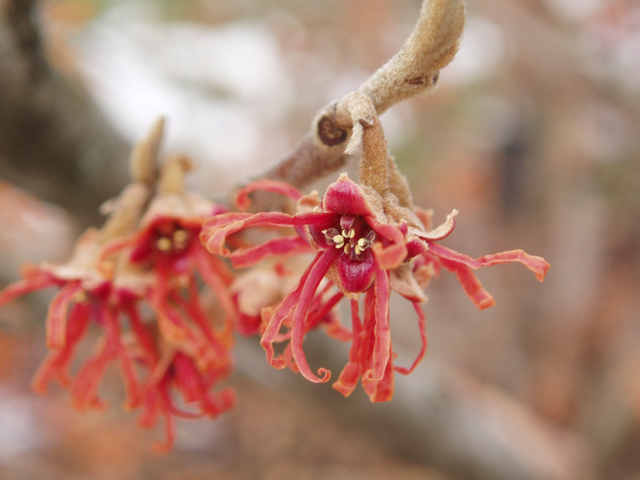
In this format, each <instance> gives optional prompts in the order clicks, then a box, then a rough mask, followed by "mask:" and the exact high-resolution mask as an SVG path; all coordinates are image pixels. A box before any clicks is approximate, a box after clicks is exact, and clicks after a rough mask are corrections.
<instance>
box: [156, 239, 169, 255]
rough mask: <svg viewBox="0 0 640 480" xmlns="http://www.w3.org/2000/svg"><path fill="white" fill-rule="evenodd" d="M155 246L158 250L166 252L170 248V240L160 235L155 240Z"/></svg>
mask: <svg viewBox="0 0 640 480" xmlns="http://www.w3.org/2000/svg"><path fill="white" fill-rule="evenodd" d="M156 247H158V250H160V251H161V252H168V251H169V250H171V240H169V239H168V238H167V237H161V238H159V239H158V241H157V242H156Z"/></svg>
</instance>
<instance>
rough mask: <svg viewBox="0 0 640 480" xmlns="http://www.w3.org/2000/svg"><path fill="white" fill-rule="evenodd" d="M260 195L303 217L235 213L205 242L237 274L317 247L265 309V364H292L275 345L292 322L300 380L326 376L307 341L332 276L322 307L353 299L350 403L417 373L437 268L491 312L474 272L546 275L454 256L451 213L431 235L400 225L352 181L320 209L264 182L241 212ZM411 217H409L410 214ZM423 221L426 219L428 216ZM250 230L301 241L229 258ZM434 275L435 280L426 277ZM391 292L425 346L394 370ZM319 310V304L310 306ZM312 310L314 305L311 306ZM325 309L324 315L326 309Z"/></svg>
mask: <svg viewBox="0 0 640 480" xmlns="http://www.w3.org/2000/svg"><path fill="white" fill-rule="evenodd" d="M257 189H262V190H270V191H278V192H281V193H284V194H287V195H288V196H289V197H290V198H292V199H294V200H297V201H298V210H299V213H297V214H295V215H287V214H284V213H276V212H262V213H257V214H247V213H229V214H223V215H219V216H217V217H214V218H213V219H212V220H210V221H209V222H208V223H207V224H206V225H205V233H204V234H203V236H202V238H203V241H204V242H205V243H206V245H207V248H208V249H209V250H210V251H212V252H213V253H217V254H221V255H227V256H229V258H230V259H231V260H232V262H233V264H234V266H249V265H252V264H254V263H256V262H258V261H260V260H262V259H264V258H266V257H269V256H272V255H282V254H294V253H299V252H303V251H306V250H308V248H309V246H311V247H312V248H313V249H314V250H315V251H316V252H317V253H316V256H315V258H314V259H313V260H312V261H311V264H310V265H309V267H308V268H307V269H306V271H305V272H304V274H303V275H302V277H301V279H300V282H299V284H298V285H297V287H296V288H295V289H294V290H293V291H292V292H290V293H289V294H288V295H287V296H286V297H284V299H283V300H282V301H281V302H280V303H279V304H278V306H277V307H276V308H275V310H273V311H272V312H271V311H270V310H264V311H263V318H264V319H265V320H266V321H268V324H267V327H266V329H265V331H264V334H263V336H262V341H261V343H262V346H263V347H264V349H265V350H266V353H267V360H268V361H269V363H270V364H271V365H273V366H274V367H276V368H283V367H284V366H285V365H286V363H287V362H286V357H285V356H278V357H276V356H275V352H274V348H273V343H274V342H276V341H280V340H282V336H281V335H282V334H281V328H282V325H283V323H285V320H287V319H288V318H289V317H290V316H291V317H292V321H291V332H290V335H291V352H292V357H293V360H294V361H295V363H296V365H297V368H298V369H299V371H300V373H302V375H303V376H304V377H305V378H307V379H308V380H310V381H312V382H325V381H328V380H329V378H330V372H329V371H327V370H326V369H324V368H320V369H319V370H318V375H319V376H316V375H315V374H314V373H313V372H312V371H311V369H310V368H309V365H308V363H307V360H306V357H305V354H304V351H303V347H302V344H303V339H304V336H305V334H306V333H307V331H308V330H309V328H310V325H312V324H313V322H314V317H313V315H312V314H311V312H312V310H314V309H315V310H318V306H317V302H318V301H321V302H322V300H319V298H322V297H321V296H320V297H319V296H318V293H317V291H318V289H319V287H320V285H321V282H322V281H323V279H324V278H328V279H329V280H330V281H331V282H333V284H335V286H336V287H337V288H338V289H339V292H338V294H336V296H333V297H331V299H330V300H327V301H326V303H325V304H326V305H329V307H333V306H334V305H335V303H337V302H336V300H335V299H336V298H337V299H338V300H339V299H340V298H341V297H342V296H346V297H348V298H349V299H350V300H351V312H352V313H351V318H352V325H353V343H352V346H351V351H350V355H349V363H348V364H347V365H346V366H345V368H344V369H343V371H342V373H341V375H340V377H339V379H338V381H337V382H336V383H335V384H334V388H336V389H337V390H338V391H340V392H341V393H343V394H344V395H349V394H350V393H351V392H352V391H353V389H354V388H355V386H356V383H357V381H358V379H359V378H361V379H362V383H363V387H364V389H365V391H366V392H367V393H368V394H369V395H370V398H371V400H372V401H385V400H389V399H391V396H392V394H393V372H394V370H395V371H397V372H399V373H403V374H407V373H410V372H411V371H413V369H414V368H415V366H416V365H417V364H418V362H419V361H420V360H421V358H422V357H423V355H424V353H425V349H426V334H425V317H424V313H423V311H422V308H421V307H420V305H419V302H421V301H424V300H425V299H426V298H425V297H424V294H423V293H422V288H421V287H424V286H426V285H425V283H426V281H428V279H429V278H430V277H431V275H432V274H433V272H434V271H435V270H434V269H436V268H437V267H439V266H440V265H442V266H443V267H445V268H447V269H449V270H451V271H454V272H455V273H456V274H457V275H458V278H459V279H460V281H461V283H462V285H463V287H464V288H465V291H466V292H467V294H468V295H469V296H470V297H471V298H472V300H473V301H474V302H475V303H476V304H477V305H478V306H479V307H480V308H486V307H487V306H490V302H491V301H490V298H491V297H490V296H489V295H488V294H487V293H486V291H485V290H484V289H482V287H481V286H480V283H479V281H478V280H477V278H476V277H475V276H474V274H473V273H472V271H471V270H472V269H475V268H478V267H480V266H487V265H493V264H496V263H504V262H512V261H518V262H521V263H523V264H525V265H526V266H527V267H528V268H529V269H531V270H532V271H534V272H535V273H536V275H537V276H538V278H539V279H542V278H543V277H544V274H545V272H546V270H547V269H548V264H547V263H546V262H545V261H544V260H543V259H541V258H539V257H532V256H530V255H527V254H526V253H524V252H522V251H513V252H504V253H500V254H495V255H488V256H485V257H481V258H479V259H475V260H474V259H471V258H469V257H467V256H464V255H461V254H458V253H456V252H453V251H451V250H449V249H447V248H445V247H443V246H441V245H439V244H438V243H436V242H437V241H439V240H441V239H443V238H445V237H446V236H448V235H449V234H450V233H451V232H452V231H453V228H454V226H455V222H454V217H455V214H456V212H454V213H452V214H451V215H450V216H449V218H448V219H447V222H446V223H445V224H443V225H441V226H440V227H438V228H436V229H435V230H433V231H431V232H427V231H426V229H425V226H424V225H422V222H420V220H418V218H419V217H418V216H417V215H416V214H413V213H412V212H409V214H405V217H406V218H407V221H408V222H411V223H410V225H408V223H407V222H396V221H394V220H393V218H390V217H392V215H391V214H392V213H394V214H395V213H397V212H398V211H402V210H401V209H402V207H398V206H397V205H396V207H397V209H396V210H393V209H392V208H389V207H386V208H385V205H384V200H383V199H381V198H380V195H378V194H377V193H376V192H375V191H371V190H370V189H368V188H367V187H361V186H359V185H357V184H355V183H354V182H352V181H351V180H349V179H348V178H347V177H346V175H343V176H342V177H340V179H339V180H338V181H337V182H335V183H333V184H331V185H330V186H329V187H328V189H327V192H326V193H325V195H324V198H323V200H322V201H320V200H319V199H318V197H317V196H316V195H315V194H312V195H309V196H306V197H305V196H303V195H302V194H301V193H300V192H297V191H295V190H293V189H291V187H290V186H287V185H282V184H279V183H277V182H270V181H261V182H257V183H256V184H252V185H249V186H248V187H246V188H245V189H244V190H243V191H241V192H240V195H239V200H240V201H239V204H241V205H246V204H247V198H248V197H247V194H248V193H249V192H251V191H253V190H257ZM404 210H406V209H404ZM422 217H423V219H424V220H425V221H426V217H425V216H424V215H422ZM252 226H281V227H294V228H295V229H296V231H297V235H294V236H286V237H281V238H276V239H273V240H269V241H267V242H265V243H263V244H260V245H258V246H255V247H251V248H239V249H236V250H235V251H234V252H229V251H228V250H227V249H226V248H225V247H224V243H225V240H226V239H227V237H229V236H230V235H232V234H234V233H236V232H239V231H241V230H244V229H245V228H248V227H252ZM430 272H431V273H430ZM391 289H395V290H396V291H398V292H399V293H400V294H402V295H403V296H405V297H406V298H408V299H409V300H411V301H412V302H413V304H414V308H415V310H416V313H417V314H418V322H419V327H420V332H421V336H422V340H423V346H422V349H421V351H420V352H419V354H418V357H417V358H416V360H415V361H414V362H413V364H412V365H411V366H410V367H409V368H403V367H394V365H393V359H394V358H395V354H394V353H393V351H392V345H391V335H390V326H389V295H390V292H391ZM361 293H364V294H365V301H364V312H363V313H364V315H363V317H362V318H361V313H360V311H359V305H358V300H357V299H358V297H359V295H360V294H361ZM314 302H315V303H314ZM314 304H315V305H316V306H315V307H314ZM320 309H321V310H323V309H322V307H320Z"/></svg>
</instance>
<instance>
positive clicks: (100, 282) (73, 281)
mask: <svg viewBox="0 0 640 480" xmlns="http://www.w3.org/2000/svg"><path fill="white" fill-rule="evenodd" d="M156 140H157V138H156ZM151 150H153V149H151ZM189 166H190V164H189V163H188V162H187V161H186V160H185V159H183V158H176V159H172V160H170V161H168V162H165V165H164V167H163V169H162V172H161V177H160V181H159V185H158V194H157V195H156V196H155V197H154V198H153V199H152V200H151V203H149V197H150V193H151V188H150V187H151V185H149V183H142V182H137V183H134V184H132V185H131V186H129V187H127V189H125V191H124V192H123V194H122V195H121V196H120V197H119V198H118V199H117V200H116V201H115V202H112V204H111V206H112V213H111V216H110V217H109V219H108V220H107V222H106V223H105V225H104V226H103V227H102V228H101V229H100V230H95V229H90V230H88V231H87V232H86V233H85V234H83V235H82V236H81V238H80V240H79V241H78V243H77V244H76V247H75V250H74V253H73V256H72V258H71V260H70V261H69V262H67V263H65V264H62V265H55V266H54V265H49V264H44V265H42V266H40V267H35V266H27V267H25V268H24V273H23V275H24V279H23V280H21V281H19V282H16V283H14V284H13V285H10V286H8V287H7V288H6V289H5V290H4V291H3V292H1V293H0V306H1V305H3V304H5V303H7V302H9V301H11V300H12V299H14V298H16V297H18V296H21V295H24V294H26V293H29V292H32V291H35V290H40V289H44V288H47V287H58V288H60V291H59V293H58V294H57V295H56V296H55V297H54V299H53V301H52V302H51V305H50V306H49V311H48V315H47V319H46V329H47V346H48V348H49V349H50V352H49V354H48V355H47V357H46V358H45V360H44V362H43V363H42V365H41V366H40V368H39V370H38V372H37V373H36V375H35V378H34V380H33V388H34V389H35V390H36V391H38V392H45V391H46V389H47V387H48V385H49V383H51V382H52V381H58V382H59V383H60V384H62V385H63V386H65V387H70V388H71V398H72V405H73V406H74V407H75V408H77V409H79V410H82V411H84V410H88V409H102V408H104V407H105V405H104V403H103V402H102V401H101V400H100V398H99V392H98V390H99V387H100V385H101V383H102V379H103V376H104V374H105V371H106V369H107V368H108V367H109V366H110V365H111V364H112V363H114V362H117V363H119V365H120V370H121V372H122V377H123V379H124V382H125V386H126V401H125V407H126V408H127V409H132V410H133V409H137V408H140V409H141V414H140V417H139V423H140V425H141V426H143V427H147V428H148V427H152V426H154V425H155V424H156V423H157V420H158V419H159V418H163V419H164V420H165V431H166V435H165V441H164V442H163V443H159V444H157V445H155V448H156V450H158V451H166V450H168V449H170V448H171V446H172V444H173V441H174V436H175V435H174V417H176V416H178V417H186V418H194V417H201V416H208V417H211V418H215V417H217V416H218V415H219V414H220V413H222V412H224V411H226V410H228V409H229V408H231V407H232V406H233V405H234V403H235V394H234V392H233V391H231V390H229V389H223V390H220V391H217V392H213V391H212V390H213V389H214V388H215V387H217V386H218V385H219V383H220V382H221V381H222V380H224V379H225V378H226V377H227V376H228V375H229V374H230V373H231V372H232V370H233V359H232V357H231V348H232V347H233V343H234V340H233V315H234V314H235V309H234V305H233V302H232V300H231V297H230V295H229V293H228V291H227V287H228V286H229V284H230V283H231V281H232V278H233V277H232V275H231V273H230V272H229V270H228V269H227V267H226V266H225V265H224V264H223V263H222V261H221V260H219V259H217V258H215V257H213V256H211V255H210V254H209V253H208V252H206V250H204V247H203V246H202V245H201V244H200V241H199V234H200V230H201V226H202V222H203V220H204V218H205V217H207V216H209V215H212V214H216V213H218V212H219V211H220V207H218V206H216V205H215V204H213V203H211V202H209V201H207V200H205V199H203V198H201V197H198V196H196V195H193V194H190V193H185V192H184V191H181V189H182V190H183V189H184V183H183V178H182V177H183V175H182V174H183V173H184V170H186V168H188V167H189ZM154 182H155V180H154ZM144 210H146V213H145V214H144V216H143V215H142V214H143V212H144ZM200 278H201V279H203V280H204V282H205V283H206V284H207V285H209V286H210V287H211V288H212V289H213V290H214V291H215V292H216V294H217V297H218V299H219V300H220V301H219V303H220V304H221V306H222V310H226V318H225V319H224V320H223V321H221V322H219V323H220V325H217V324H216V322H214V321H212V319H211V315H210V313H211V312H209V311H207V309H206V308H205V307H204V305H203V304H202V301H201V294H200V291H199V284H200ZM145 304H148V305H149V306H150V307H151V311H152V312H153V313H154V315H153V316H151V317H150V318H144V316H143V315H141V313H140V312H141V311H142V308H143V307H144V306H145ZM93 327H98V331H99V333H100V336H99V338H98V340H97V342H96V346H95V350H94V354H93V355H92V356H91V357H90V358H88V359H87V360H86V361H85V362H84V364H83V365H82V367H81V368H80V369H79V371H78V373H77V375H76V376H75V378H73V377H72V375H71V374H70V373H69V367H70V364H71V362H72V360H73V357H74V355H75V350H76V347H77V346H78V344H79V343H80V342H81V341H82V340H83V339H85V338H86V337H88V336H89V330H90V329H91V328H93ZM176 394H177V395H176ZM178 396H179V397H181V401H180V403H182V404H184V405H185V409H183V408H181V407H179V404H178V400H177V397H178Z"/></svg>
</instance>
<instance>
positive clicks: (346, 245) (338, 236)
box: [322, 228, 376, 258]
mask: <svg viewBox="0 0 640 480" xmlns="http://www.w3.org/2000/svg"><path fill="white" fill-rule="evenodd" d="M322 233H323V234H324V236H325V238H326V240H327V243H328V244H329V245H333V246H334V247H335V248H339V249H343V250H344V253H346V254H351V258H354V257H355V258H360V256H361V255H362V253H363V252H364V251H365V250H366V249H367V248H369V247H371V245H373V242H374V240H375V238H376V233H375V232H374V231H373V230H370V231H369V233H367V235H366V236H364V237H360V238H356V231H355V229H353V228H350V229H349V231H346V230H342V231H341V232H340V231H338V229H337V228H328V229H326V230H323V231H322Z"/></svg>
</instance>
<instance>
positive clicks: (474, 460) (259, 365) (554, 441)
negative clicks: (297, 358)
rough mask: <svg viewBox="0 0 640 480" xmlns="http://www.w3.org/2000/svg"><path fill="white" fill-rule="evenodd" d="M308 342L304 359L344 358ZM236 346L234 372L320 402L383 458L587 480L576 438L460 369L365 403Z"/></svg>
mask: <svg viewBox="0 0 640 480" xmlns="http://www.w3.org/2000/svg"><path fill="white" fill-rule="evenodd" d="M321 338H322V337H318V338H316V340H317V341H316V343H315V344H310V345H309V346H308V347H307V348H308V351H307V353H308V354H309V356H310V358H311V359H312V360H311V361H312V362H315V363H316V364H322V365H323V366H326V367H329V369H330V370H332V371H333V372H336V371H340V365H341V364H342V362H343V361H344V359H343V357H342V356H341V355H340V353H339V352H337V351H336V349H335V348H333V345H331V344H330V342H331V340H329V339H322V340H321ZM250 342H251V341H250V340H243V341H240V342H239V344H238V346H237V352H236V358H237V362H238V363H237V369H238V371H239V372H242V373H243V374H245V375H246V376H248V377H250V378H253V379H254V380H255V381H256V382H258V383H260V384H261V385H263V386H266V387H268V388H274V389H277V390H279V391H287V395H296V396H298V397H299V402H300V403H301V404H306V403H307V401H306V400H305V398H304V397H306V396H308V397H310V398H313V399H314V400H317V401H321V402H322V404H323V405H324V406H326V407H327V408H329V409H331V411H332V412H333V414H334V415H335V416H336V418H338V419H339V423H340V424H341V425H342V426H343V428H344V429H345V430H348V431H356V430H360V431H362V432H363V433H364V434H365V435H366V436H367V438H370V439H371V441H372V442H375V443H376V444H378V445H380V446H381V447H382V448H384V449H385V450H386V451H388V452H389V453H390V454H391V453H393V454H397V455H401V456H404V457H405V458H409V459H411V460H413V461H416V462H419V463H422V464H424V465H429V466H431V467H434V468H436V469H438V470H440V471H442V472H443V473H445V474H447V475H451V476H452V478H460V479H465V480H513V479H519V480H587V479H591V478H593V470H592V469H593V465H592V464H591V463H590V461H591V452H590V451H589V450H588V448H587V445H586V443H585V442H584V439H582V438H581V437H580V436H579V435H578V434H575V433H572V432H570V431H569V430H564V429H562V428H559V427H556V426H554V425H552V424H551V423H550V422H547V421H545V420H544V419H542V418H541V417H539V416H537V415H536V414H535V413H534V412H533V411H532V410H531V409H530V408H529V407H527V406H526V405H525V404H523V403H521V402H519V401H518V400H517V399H515V398H511V397H509V396H508V395H506V394H505V393H502V392H501V391H499V390H498V389H495V388H493V387H491V386H489V385H487V384H482V383H480V382H478V381H476V380H474V379H473V378H471V377H470V376H468V375H466V374H464V373H463V372H461V371H459V370H456V369H454V368H451V367H447V366H444V365H442V364H439V363H436V362H432V361H424V362H423V363H422V364H421V365H420V366H419V367H418V369H417V370H416V371H415V372H414V375H416V376H417V378H414V379H411V378H407V377H402V376H398V377H397V378H396V383H395V395H394V398H393V400H392V401H391V402H386V403H371V402H369V399H368V398H367V396H366V395H365V394H364V393H363V392H362V391H361V389H360V388H358V389H357V390H356V392H354V393H353V394H352V395H351V397H349V398H343V397H342V396H340V395H339V394H337V393H336V391H335V390H333V389H332V388H330V387H329V386H328V385H327V386H325V387H323V386H319V385H316V384H311V383H309V382H306V381H304V380H303V379H302V378H301V377H300V376H299V375H286V374H285V373H284V372H282V371H279V370H274V369H272V368H271V367H270V366H269V365H267V364H266V363H265V362H264V361H263V360H264V352H263V351H262V350H261V349H259V348H257V347H256V345H255V344H251V343H250Z"/></svg>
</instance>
